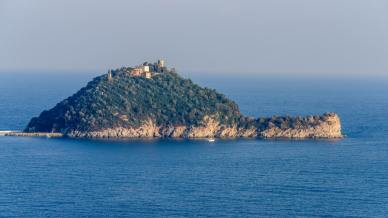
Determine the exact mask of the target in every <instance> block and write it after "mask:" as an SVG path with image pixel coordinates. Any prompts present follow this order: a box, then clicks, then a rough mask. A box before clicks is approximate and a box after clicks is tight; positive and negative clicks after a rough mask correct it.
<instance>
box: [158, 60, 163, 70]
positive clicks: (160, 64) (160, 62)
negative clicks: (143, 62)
mask: <svg viewBox="0 0 388 218" xmlns="http://www.w3.org/2000/svg"><path fill="white" fill-rule="evenodd" d="M158 67H160V68H162V67H164V60H163V59H159V60H158Z"/></svg>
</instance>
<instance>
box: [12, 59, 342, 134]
mask: <svg viewBox="0 0 388 218" xmlns="http://www.w3.org/2000/svg"><path fill="white" fill-rule="evenodd" d="M10 135H12V133H11V134H10ZM13 135H22V136H44V135H47V136H55V137H58V136H64V137H76V138H78V137H82V138H237V137H246V138H248V137H250V138H253V137H255V138H288V139H306V138H326V139H332V138H341V137H343V135H342V133H341V122H340V118H339V116H338V115H337V114H336V113H332V112H331V113H325V114H323V115H314V116H303V117H302V116H295V117H292V116H277V115H275V116H272V117H260V118H253V117H249V116H244V115H243V114H242V113H241V112H240V109H239V107H238V105H237V104H236V103H235V102H234V101H232V100H230V99H228V98H227V97H226V96H225V95H223V94H221V93H219V92H217V91H216V90H214V89H209V88H203V87H201V86H199V85H197V84H195V83H193V82H192V81H191V80H190V79H185V78H183V77H182V76H180V75H179V74H178V73H177V72H176V71H175V69H174V68H171V69H170V68H167V67H166V66H165V62H164V60H159V61H157V62H155V63H148V62H145V63H143V64H140V65H138V66H135V67H122V68H119V69H114V70H109V71H108V72H107V73H105V74H104V75H101V76H98V77H96V78H94V79H93V80H92V81H90V82H89V83H88V84H87V85H86V86H85V87H83V88H81V89H80V90H79V91H78V92H77V93H75V94H74V95H72V96H70V97H68V98H67V99H65V100H63V101H61V102H60V103H58V104H57V105H56V106H55V107H53V108H52V109H50V110H46V111H43V112H42V113H41V114H40V115H39V116H38V117H34V118H32V119H31V121H30V122H29V123H28V125H27V127H26V128H25V130H24V131H23V132H20V133H17V134H13Z"/></svg>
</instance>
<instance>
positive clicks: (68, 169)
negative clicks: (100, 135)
mask: <svg viewBox="0 0 388 218" xmlns="http://www.w3.org/2000/svg"><path fill="white" fill-rule="evenodd" d="M94 76H95V75H94V74H90V73H55V74H54V73H52V74H50V73H20V72H19V73H3V74H1V77H0V130H22V129H23V128H24V127H25V125H26V124H27V122H28V121H29V119H30V118H31V117H33V116H37V115H38V114H39V113H40V112H41V111H42V110H44V109H49V108H51V107H53V106H54V105H55V104H56V103H57V102H59V101H60V100H62V99H64V98H65V97H67V96H69V95H71V94H73V93H74V92H76V91H77V90H78V89H79V88H81V87H82V86H84V85H85V84H86V83H87V81H89V80H90V79H92V78H93V77H94ZM186 76H190V77H191V78H192V79H193V81H195V82H197V83H199V84H200V85H203V86H208V87H211V88H215V89H216V90H218V91H220V92H222V93H225V94H226V95H227V96H228V97H230V98H231V99H233V100H235V101H236V102H237V103H238V104H239V105H240V109H241V111H242V112H243V113H244V114H246V115H251V116H255V117H258V116H272V115H274V114H289V115H308V114H321V113H324V112H326V111H334V112H337V113H338V114H339V115H340V117H341V119H342V124H343V132H344V134H345V135H346V138H344V139H342V140H304V141H297V140H261V139H236V140H216V142H214V143H209V142H208V141H205V140H168V139H165V140H86V139H83V140H75V139H65V138H63V139H54V138H30V137H0V217H386V216H387V214H388V80H386V79H381V78H380V79H377V78H376V79H367V78H361V77H359V78H357V77H345V76H342V77H337V76H327V77H323V76H322V77H318V76H315V77H314V76H294V77H291V76H276V75H272V76H271V75H263V76H259V75H255V76H248V75H239V74H236V75H223V74H219V75H211V74H208V75H207V74H195V73H191V74H188V75H186Z"/></svg>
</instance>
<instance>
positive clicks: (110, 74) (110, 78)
mask: <svg viewBox="0 0 388 218" xmlns="http://www.w3.org/2000/svg"><path fill="white" fill-rule="evenodd" d="M108 80H109V81H110V80H112V70H111V69H109V71H108Z"/></svg>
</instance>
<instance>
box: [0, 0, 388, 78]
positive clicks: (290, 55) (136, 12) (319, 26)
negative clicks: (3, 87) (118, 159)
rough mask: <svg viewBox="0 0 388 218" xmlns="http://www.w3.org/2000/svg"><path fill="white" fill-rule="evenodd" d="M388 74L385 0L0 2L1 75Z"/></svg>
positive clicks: (387, 2)
mask: <svg viewBox="0 0 388 218" xmlns="http://www.w3.org/2000/svg"><path fill="white" fill-rule="evenodd" d="M159 57H162V58H164V59H166V61H167V64H169V65H174V66H175V67H176V68H177V69H178V70H179V71H190V72H210V73H254V74H260V73H274V74H277V73H288V74H293V73H295V74H296V73H298V74H314V75H315V74H317V75H318V74H320V75H322V74H325V75H326V74H327V75H329V74H330V75H334V74H343V75H347V74H349V75H356V74H357V75H359V74H361V75H384V74H388V1H387V0H265V1H264V0H234V1H231V0H137V1H134V0H133V1H132V0H129V1H124V0H123V1H119V0H116V1H108V0H106V1H97V0H82V1H81V0H77V1H76V0H63V1H52V0H35V1H31V0H24V1H22V0H8V1H7V0H0V71H1V72H6V71H101V72H103V71H105V70H106V69H108V68H116V67H120V66H131V65H135V64H138V63H142V62H143V61H145V60H150V61H153V60H157V59H158V58H159Z"/></svg>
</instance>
